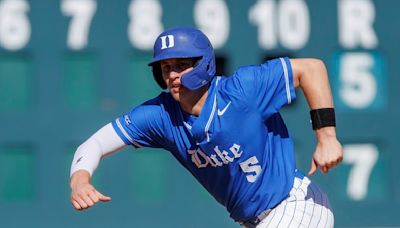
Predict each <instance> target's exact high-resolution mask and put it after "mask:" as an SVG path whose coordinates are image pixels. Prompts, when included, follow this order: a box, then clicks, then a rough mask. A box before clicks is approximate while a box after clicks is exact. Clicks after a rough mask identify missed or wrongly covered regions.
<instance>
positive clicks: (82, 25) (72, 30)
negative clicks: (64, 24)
mask: <svg viewBox="0 0 400 228" xmlns="http://www.w3.org/2000/svg"><path fill="white" fill-rule="evenodd" d="M96 8H97V4H96V1H95V0H63V1H62V3H61V11H62V13H63V14H64V15H66V16H71V17H72V19H71V24H70V26H69V29H68V39H67V45H68V47H69V48H71V49H74V50H80V49H82V48H84V47H86V45H87V41H88V36H89V27H90V22H91V21H92V18H93V15H94V13H95V12H96Z"/></svg>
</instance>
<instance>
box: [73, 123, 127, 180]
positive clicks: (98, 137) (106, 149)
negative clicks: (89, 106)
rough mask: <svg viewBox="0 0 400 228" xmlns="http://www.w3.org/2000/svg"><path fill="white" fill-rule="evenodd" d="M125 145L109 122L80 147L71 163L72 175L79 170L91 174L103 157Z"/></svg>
mask: <svg viewBox="0 0 400 228" xmlns="http://www.w3.org/2000/svg"><path fill="white" fill-rule="evenodd" d="M123 147H125V143H124V142H123V141H122V140H121V138H120V137H119V136H118V135H117V133H116V132H115V130H114V129H113V127H112V125H111V124H110V123H109V124H107V125H105V126H104V127H102V128H101V129H100V130H98V131H97V132H96V133H94V134H93V135H92V136H91V137H90V138H89V139H88V140H86V141H85V142H84V143H83V144H82V145H80V146H79V147H78V149H77V150H76V152H75V155H74V159H73V160H72V164H71V176H72V175H73V174H74V173H75V172H76V171H78V170H85V171H87V172H88V173H89V175H90V176H91V175H92V174H93V172H94V171H95V170H96V168H97V166H98V165H99V163H100V160H101V158H102V157H104V156H106V155H109V154H111V153H113V152H116V151H118V150H120V149H122V148H123Z"/></svg>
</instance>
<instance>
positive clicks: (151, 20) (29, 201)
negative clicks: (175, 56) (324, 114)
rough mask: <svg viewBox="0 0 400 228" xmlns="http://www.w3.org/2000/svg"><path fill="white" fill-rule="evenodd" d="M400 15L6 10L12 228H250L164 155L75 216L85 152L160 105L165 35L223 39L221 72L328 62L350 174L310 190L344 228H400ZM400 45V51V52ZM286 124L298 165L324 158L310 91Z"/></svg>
mask: <svg viewBox="0 0 400 228" xmlns="http://www.w3.org/2000/svg"><path fill="white" fill-rule="evenodd" d="M398 7H399V8H400V2H398V1H394V0H379V1H378V0H375V1H373V0H335V1H332V0H331V1H318V0H246V1H240V0H114V1H106V0H97V1H96V0H52V1H50V0H0V227H98V228H100V227H239V225H238V224H235V223H234V222H233V221H231V220H230V219H229V215H228V213H227V212H226V211H225V209H224V208H223V207H222V206H220V205H219V204H218V203H217V202H216V201H215V200H213V199H212V197H211V196H210V195H208V194H207V193H206V192H205V190H203V189H202V187H201V186H200V185H199V184H198V183H197V182H196V181H195V180H194V178H192V177H191V176H190V174H189V173H188V172H187V171H186V170H185V169H183V168H182V167H181V166H180V165H179V163H178V162H176V161H175V160H174V159H173V157H172V156H171V155H170V154H169V153H168V152H166V151H164V150H156V149H138V150H135V149H133V148H128V149H125V150H123V151H121V152H119V153H116V154H115V155H113V156H111V157H109V158H106V159H103V160H102V163H101V165H100V167H99V168H98V169H97V171H96V173H95V176H94V179H93V182H94V184H95V186H96V187H97V188H98V189H99V191H101V192H103V193H104V194H106V195H110V196H111V197H112V198H113V200H112V201H111V202H110V203H100V204H98V205H96V206H95V207H94V208H91V209H90V210H87V211H84V212H76V211H74V210H73V208H72V206H71V205H70V203H69V194H70V192H69V166H70V162H71V159H72V156H73V153H74V151H75V149H76V147H77V146H78V145H80V143H82V142H83V141H84V140H85V139H86V138H87V137H88V136H90V135H91V134H92V133H94V132H95V131H96V130H97V129H98V128H100V127H101V126H103V125H105V124H107V123H108V122H110V121H112V120H113V119H115V118H117V117H118V116H120V115H121V114H123V113H125V112H127V111H128V110H129V109H130V108H131V107H133V106H135V105H137V104H140V103H141V102H143V101H145V100H146V99H149V98H152V97H153V96H156V95H157V94H158V93H159V92H160V89H159V88H158V87H157V85H156V83H154V81H153V78H152V75H151V71H150V69H149V68H148V67H147V62H148V61H150V59H151V57H152V45H153V42H154V39H155V37H156V36H157V35H158V34H159V33H160V32H161V31H163V30H164V29H165V28H170V27H174V26H183V25H184V26H195V27H197V28H199V29H201V30H202V31H204V32H205V33H206V34H207V35H208V36H209V37H210V39H211V41H212V43H213V45H214V47H215V52H216V55H217V64H218V69H217V71H218V73H219V74H225V75H229V74H231V73H232V72H233V71H234V69H236V68H237V67H239V66H242V65H249V64H259V63H261V62H263V61H265V60H266V59H271V58H274V57H278V56H289V57H291V58H307V57H314V58H320V59H322V60H323V61H324V62H325V64H326V66H327V68H328V71H329V78H330V81H331V88H332V92H333V95H334V101H335V107H336V113H337V134H338V138H339V139H340V141H341V142H342V144H343V148H344V159H343V162H342V164H341V165H340V166H339V167H337V168H335V169H333V170H332V171H330V172H329V173H328V174H326V175H324V174H321V173H318V174H316V175H314V176H313V177H312V178H313V179H314V180H315V181H316V182H318V183H319V185H320V186H321V187H322V188H323V189H324V190H325V191H326V192H327V193H328V195H329V197H330V200H331V204H332V207H333V209H334V212H335V220H336V221H335V226H336V227H382V226H386V227H388V226H391V227H396V226H397V227H400V181H399V176H400V171H399V165H398V163H399V161H400V152H399V148H400V134H399V133H398V129H400V121H399V117H400V101H399V99H400V77H399V75H400V64H399V60H398V53H400V45H399V44H398V42H399V39H400V30H399V25H400V14H399V12H398V9H399V8H398ZM398 45H399V46H398ZM297 96H298V99H297V100H296V101H295V103H294V104H292V105H290V106H287V107H285V108H284V109H283V110H282V114H283V116H284V118H285V120H286V123H287V125H288V128H289V130H290V132H291V134H292V136H293V139H294V141H295V146H296V159H297V163H298V166H299V168H300V169H301V170H303V171H304V172H307V171H308V169H309V168H310V160H311V156H312V153H313V150H314V148H315V143H316V140H315V137H314V133H313V131H312V130H311V126H310V122H309V114H308V105H307V102H306V100H305V99H304V96H303V94H302V92H301V91H297Z"/></svg>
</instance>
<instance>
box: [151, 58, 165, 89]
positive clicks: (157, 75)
mask: <svg viewBox="0 0 400 228" xmlns="http://www.w3.org/2000/svg"><path fill="white" fill-rule="evenodd" d="M152 71H153V77H154V80H156V82H157V84H158V85H159V86H160V87H161V89H166V88H167V84H165V81H164V79H163V77H162V72H161V67H160V63H159V62H156V63H153V64H152Z"/></svg>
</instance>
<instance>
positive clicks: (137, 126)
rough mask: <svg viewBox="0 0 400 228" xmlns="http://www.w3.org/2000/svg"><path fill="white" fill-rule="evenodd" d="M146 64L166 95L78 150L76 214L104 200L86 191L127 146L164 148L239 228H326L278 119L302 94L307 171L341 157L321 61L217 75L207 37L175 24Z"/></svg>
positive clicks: (328, 222) (324, 209)
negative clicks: (308, 126) (311, 134)
mask: <svg viewBox="0 0 400 228" xmlns="http://www.w3.org/2000/svg"><path fill="white" fill-rule="evenodd" d="M149 66H150V67H151V68H152V70H153V75H154V78H155V80H156V82H157V83H158V85H160V87H161V88H162V89H166V91H163V92H161V93H160V94H159V95H158V96H157V97H155V98H153V99H150V100H148V101H146V102H144V103H143V104H141V105H139V106H137V107H135V108H133V109H132V110H130V111H129V112H127V113H126V114H125V115H122V116H121V117H119V118H117V119H116V120H114V121H112V122H111V123H109V124H107V125H105V126H104V127H102V128H101V129H100V130H98V131H97V132H96V133H94V134H93V135H92V136H91V137H90V138H89V139H87V140H86V141H85V142H84V143H83V144H82V145H80V146H79V147H78V149H77V151H76V152H75V155H74V159H73V161H72V166H71V182H70V186H71V203H72V204H73V206H74V207H75V209H77V210H83V209H87V208H89V207H91V206H93V205H94V204H95V203H97V202H99V201H109V200H110V197H108V196H105V195H103V194H102V193H100V192H99V191H97V190H96V189H95V188H94V186H92V185H91V182H90V179H91V176H92V174H93V172H94V170H95V169H96V167H97V166H98V164H99V162H100V160H101V158H103V157H104V156H106V155H109V154H111V153H113V152H115V151H118V150H120V149H122V148H124V147H125V146H127V145H132V146H134V147H135V148H141V147H155V148H164V149H165V150H167V151H169V152H170V153H171V154H172V155H173V156H174V157H175V158H176V159H177V160H178V161H179V163H180V164H181V165H183V166H184V167H185V168H186V169H187V170H188V171H189V172H190V173H191V174H192V175H193V176H194V177H195V178H196V179H197V180H198V181H199V182H200V183H201V184H202V185H203V186H204V188H206V189H207V191H208V192H209V193H210V194H211V195H212V196H213V197H214V198H215V199H216V200H217V201H218V202H219V203H221V204H222V205H224V206H225V207H226V209H227V211H228V212H229V214H230V217H231V218H232V219H234V220H235V221H236V222H238V223H239V224H240V225H241V226H243V227H333V224H334V218H333V213H332V209H331V207H330V205H329V202H328V198H327V196H326V195H325V193H324V192H322V191H321V190H320V189H319V188H318V187H317V186H316V185H315V184H314V183H313V182H311V181H310V179H309V178H307V177H306V176H305V175H304V174H303V173H302V172H300V171H299V170H298V169H297V168H296V164H295V159H294V146H293V141H292V139H291V137H290V134H289V132H288V130H287V128H286V126H285V124H284V122H283V120H282V117H281V115H280V114H279V110H280V109H281V108H282V107H283V106H284V105H286V104H290V103H291V102H293V100H295V98H296V94H295V88H297V87H300V88H301V89H302V90H303V92H304V94H305V97H306V99H307V101H308V104H309V106H310V108H311V111H310V114H311V120H312V128H313V129H314V131H315V134H316V138H317V145H316V149H315V152H314V154H313V157H312V159H311V168H310V171H309V172H308V174H309V175H312V174H313V173H314V172H316V170H317V169H318V168H319V169H321V171H322V172H324V173H326V172H328V170H330V169H331V168H332V167H334V166H335V165H337V164H338V163H339V162H340V161H341V160H342V147H341V145H340V143H339V142H338V140H337V138H336V133H335V113H334V109H333V101H332V96H331V92H330V87H329V82H328V77H327V72H326V68H325V65H324V64H323V62H322V61H320V60H317V59H289V58H277V59H273V60H270V61H267V62H265V63H263V64H261V65H257V66H256V65H253V66H245V67H241V68H239V69H237V70H236V71H235V72H234V74H233V75H231V76H229V77H227V76H215V56H214V50H213V47H212V45H211V43H210V41H209V40H208V38H207V37H206V36H205V35H204V34H203V33H202V32H201V31H199V30H197V29H194V28H186V27H179V28H173V29H169V30H166V31H165V32H163V33H161V34H160V35H159V36H158V38H157V39H156V41H155V44H154V58H153V60H152V61H151V62H150V63H149Z"/></svg>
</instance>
